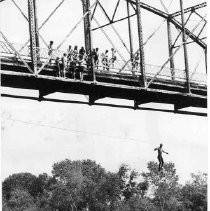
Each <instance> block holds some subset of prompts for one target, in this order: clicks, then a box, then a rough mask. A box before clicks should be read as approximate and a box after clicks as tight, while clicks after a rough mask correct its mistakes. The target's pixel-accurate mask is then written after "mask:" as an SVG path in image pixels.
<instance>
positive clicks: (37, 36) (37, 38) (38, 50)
mask: <svg viewBox="0 0 210 211" xmlns="http://www.w3.org/2000/svg"><path fill="white" fill-rule="evenodd" d="M36 2H37V0H34V19H35V36H36V48H37V60H38V61H39V60H40V49H39V47H40V46H39V32H38V18H37V6H36Z"/></svg>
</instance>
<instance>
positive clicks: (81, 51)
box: [79, 47, 85, 56]
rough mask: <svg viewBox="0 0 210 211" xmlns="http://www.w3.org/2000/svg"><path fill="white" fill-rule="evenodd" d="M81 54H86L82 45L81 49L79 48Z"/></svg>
mask: <svg viewBox="0 0 210 211" xmlns="http://www.w3.org/2000/svg"><path fill="white" fill-rule="evenodd" d="M79 54H80V55H83V56H84V55H85V49H84V47H81V48H80V49H79Z"/></svg>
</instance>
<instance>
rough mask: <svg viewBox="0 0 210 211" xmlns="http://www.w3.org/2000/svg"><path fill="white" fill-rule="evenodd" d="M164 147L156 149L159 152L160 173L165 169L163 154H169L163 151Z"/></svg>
mask: <svg viewBox="0 0 210 211" xmlns="http://www.w3.org/2000/svg"><path fill="white" fill-rule="evenodd" d="M162 147H163V145H162V144H160V146H159V147H157V148H155V149H154V151H156V150H158V161H159V169H158V170H159V171H160V170H161V169H162V168H163V164H164V161H163V157H162V152H164V153H166V154H168V152H165V151H164V150H163V149H162Z"/></svg>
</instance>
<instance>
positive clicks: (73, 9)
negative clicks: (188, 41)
mask: <svg viewBox="0 0 210 211" xmlns="http://www.w3.org/2000/svg"><path fill="white" fill-rule="evenodd" d="M16 2H18V5H19V6H20V7H21V9H22V10H23V11H24V12H25V14H27V4H26V2H27V1H26V0H19V1H16ZM49 2H50V4H49ZM91 2H94V1H91ZM101 2H103V4H104V2H106V4H105V7H106V8H107V9H108V8H111V9H110V14H109V15H110V16H111V14H112V13H113V10H114V9H113V8H114V7H113V5H114V4H115V3H116V1H111V0H109V1H107V0H106V1H105V0H102V1H101ZM113 2H114V3H113ZM144 2H145V3H148V4H149V2H150V1H146V0H145V1H144ZM157 2H158V1H155V4H154V5H153V6H155V7H157V8H159V9H161V10H163V8H162V6H161V4H160V3H157ZM164 2H165V3H166V5H169V3H170V1H169V0H165V1H164ZM177 2H178V1H175V0H174V1H173V3H172V4H171V7H170V9H169V10H170V12H174V11H177V10H179V5H178V4H177ZM200 2H201V1H199V0H197V1H196V0H195V1H194V0H193V1H184V3H185V5H184V6H185V7H188V6H191V5H194V4H198V3H200ZM37 3H38V21H39V25H40V24H41V23H42V22H43V21H44V20H45V18H46V17H47V16H48V15H49V14H50V12H51V11H52V10H53V9H54V8H55V7H56V5H57V4H58V3H59V1H58V0H50V1H47V0H46V1H40V0H38V1H37ZM124 10H125V8H123V6H122V8H121V9H120V8H119V11H118V13H116V18H121V17H123V16H124ZM142 13H143V14H142V16H143V27H144V40H146V38H147V37H148V36H149V35H150V34H151V33H152V32H153V31H154V30H155V29H156V28H157V26H158V25H159V24H160V23H161V22H162V21H163V20H162V19H161V18H159V17H156V16H154V15H151V14H149V13H148V12H142ZM204 13H205V11H203V14H204ZM0 14H1V16H2V17H3V16H4V17H5V15H7V17H10V18H8V19H7V20H6V21H4V22H3V23H1V30H2V31H3V32H4V33H5V35H6V36H7V37H8V39H9V40H10V41H11V42H13V43H20V44H21V43H25V42H26V41H27V39H28V28H27V22H26V21H25V20H24V18H23V17H22V16H21V14H20V13H19V11H18V10H17V9H16V7H15V6H14V4H13V3H12V2H11V1H10V0H7V1H4V2H2V3H1V12H0ZM100 14H102V13H99V11H98V13H96V17H97V19H98V20H99V21H100V23H101V24H103V23H105V19H104V18H103V17H102V15H100ZM81 16H82V8H81V2H80V1H79V0H78V1H75V0H74V1H73V0H72V1H70V0H65V2H64V4H63V5H62V6H61V8H59V9H58V11H57V12H56V13H55V16H53V18H52V19H51V20H50V21H49V22H48V23H47V24H46V26H44V27H43V29H42V30H41V34H42V35H43V37H44V38H45V40H46V41H48V42H49V40H54V42H55V46H57V45H58V44H59V43H60V42H61V41H62V40H63V38H64V37H65V35H66V34H67V33H68V32H69V31H70V29H71V28H72V27H73V26H74V25H75V23H76V22H77V21H78V20H79V19H80V17H81ZM1 20H2V18H1ZM198 20H199V17H197V16H195V17H194V18H192V22H191V23H190V24H191V25H189V27H193V26H194V25H193V24H194V22H196V21H198ZM135 21H136V19H132V24H133V26H134V25H135V24H136V22H135ZM95 26H96V25H95V24H94V23H93V27H95ZM115 27H116V28H117V29H118V30H119V32H120V34H121V36H122V37H123V38H124V40H125V42H126V44H127V45H128V46H129V42H128V33H127V28H126V27H127V22H126V21H125V22H122V23H120V24H116V25H115ZM133 30H134V31H133V34H134V48H135V50H136V49H137V48H138V44H137V31H136V28H135V27H133ZM107 32H108V33H109V35H110V37H111V38H112V39H113V40H114V43H115V44H116V46H117V47H118V48H119V49H120V51H121V52H122V54H123V55H124V56H125V57H126V58H128V54H127V53H126V50H125V49H124V47H123V46H122V44H121V43H120V41H119V40H118V39H117V37H116V35H114V33H113V31H112V30H111V29H110V28H107ZM173 32H174V34H175V33H177V32H176V30H175V29H173ZM83 39H84V38H83V25H82V24H80V25H79V27H78V29H77V30H76V31H75V33H73V34H72V36H71V37H70V38H69V39H68V40H67V41H66V42H65V43H64V45H63V46H62V50H65V49H66V48H67V46H68V45H69V44H72V45H78V46H81V45H84V42H83ZM102 40H103V41H102ZM93 44H94V47H99V48H100V49H101V51H102V50H105V49H106V48H108V49H109V48H111V45H110V44H109V42H108V41H106V39H105V37H104V35H103V34H102V33H101V31H97V32H94V34H93ZM41 45H42V46H43V44H41ZM189 52H190V53H189V54H190V67H191V70H193V68H194V66H195V64H196V62H197V60H196V59H197V58H198V57H200V56H199V55H200V54H201V53H202V49H201V48H200V47H197V46H196V45H194V44H192V45H191V46H190V47H189ZM167 56H168V51H167V33H166V25H165V23H164V24H163V26H162V28H161V29H160V31H159V32H158V33H157V35H156V36H154V37H153V38H152V39H151V40H150V42H148V44H147V46H145V57H146V62H147V63H149V64H154V65H162V64H163V63H164V61H165V60H166V59H167ZM182 56H183V54H182V52H180V54H179V55H177V60H176V65H177V67H179V68H183V60H182V59H181V58H182ZM195 58H196V59H195ZM203 61H204V60H203ZM203 61H202V62H201V64H200V66H199V68H198V71H199V72H201V73H204V72H205V69H204V62H203ZM2 92H3V93H10V94H15V95H27V96H35V97H37V96H38V92H37V91H26V90H15V89H9V88H2ZM48 97H49V98H56V99H65V100H73V101H74V100H75V101H80V102H87V99H86V97H85V96H78V95H71V94H68V95H67V94H58V93H55V94H52V95H50V96H48ZM1 101H2V107H1V113H2V135H1V136H2V179H4V178H5V177H7V176H9V175H10V174H12V173H18V172H31V173H33V174H36V175H38V174H39V173H43V172H47V173H50V172H51V169H52V165H53V163H54V162H58V161H61V160H63V159H66V158H69V159H72V160H75V159H87V158H90V159H93V160H96V162H98V163H100V164H102V166H104V167H105V168H106V169H108V170H111V171H115V170H117V168H118V167H119V166H120V164H121V163H127V164H129V165H131V167H133V168H136V169H137V170H138V171H142V170H146V164H147V162H149V161H156V160H157V154H156V152H154V148H155V147H157V146H158V145H159V144H160V143H163V145H164V148H165V150H166V151H168V152H169V155H165V156H164V159H165V161H167V162H168V161H172V162H174V163H175V165H176V168H177V173H178V175H179V176H180V179H181V181H182V182H184V181H186V180H187V179H189V175H190V173H192V172H198V171H202V172H206V171H207V118H206V117H200V116H195V115H183V114H174V113H168V112H160V111H148V110H136V111H134V110H133V109H129V108H122V107H109V106H102V105H100V106H99V105H95V106H88V105H87V104H85V103H84V104H78V103H56V102H46V101H44V102H38V101H35V100H28V99H15V98H6V97H3V98H2V100H1ZM98 102H99V103H100V102H101V103H102V102H104V103H114V104H121V105H131V106H133V102H130V101H124V100H113V99H103V100H99V101H98ZM144 106H145V107H152V108H164V109H165V108H166V109H172V108H173V106H172V105H168V106H166V105H158V104H148V105H144ZM190 110H193V108H192V109H190ZM195 110H196V111H201V112H205V111H206V110H205V109H204V110H203V109H195ZM9 119H10V120H9Z"/></svg>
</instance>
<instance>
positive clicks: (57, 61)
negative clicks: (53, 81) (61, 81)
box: [55, 57, 61, 77]
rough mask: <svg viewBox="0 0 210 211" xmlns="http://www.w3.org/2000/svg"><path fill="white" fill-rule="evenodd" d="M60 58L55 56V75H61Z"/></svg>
mask: <svg viewBox="0 0 210 211" xmlns="http://www.w3.org/2000/svg"><path fill="white" fill-rule="evenodd" d="M60 65H61V64H60V58H59V57H57V58H56V60H55V76H56V77H61V66H60Z"/></svg>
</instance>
